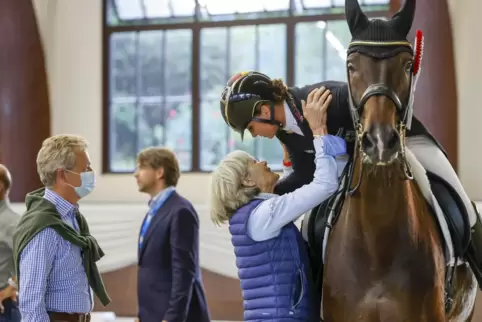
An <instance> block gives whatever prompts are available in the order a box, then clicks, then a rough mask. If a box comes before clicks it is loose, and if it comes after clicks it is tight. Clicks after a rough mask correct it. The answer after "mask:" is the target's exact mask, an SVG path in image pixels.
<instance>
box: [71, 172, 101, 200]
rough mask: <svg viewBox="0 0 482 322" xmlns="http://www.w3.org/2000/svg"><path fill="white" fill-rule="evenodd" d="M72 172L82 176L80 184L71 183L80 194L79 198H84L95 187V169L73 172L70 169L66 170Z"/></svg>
mask: <svg viewBox="0 0 482 322" xmlns="http://www.w3.org/2000/svg"><path fill="white" fill-rule="evenodd" d="M66 171H69V172H71V173H75V174H77V175H79V176H80V186H79V187H74V186H72V185H70V184H69V186H71V187H72V188H74V190H75V193H76V194H77V195H78V196H79V198H84V197H85V196H87V195H88V194H89V193H91V192H92V191H93V190H94V188H95V173H94V171H87V172H81V173H77V172H73V171H70V170H66Z"/></svg>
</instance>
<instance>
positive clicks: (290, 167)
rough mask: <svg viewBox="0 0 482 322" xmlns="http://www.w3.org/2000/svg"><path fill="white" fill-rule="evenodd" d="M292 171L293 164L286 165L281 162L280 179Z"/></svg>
mask: <svg viewBox="0 0 482 322" xmlns="http://www.w3.org/2000/svg"><path fill="white" fill-rule="evenodd" d="M292 173H293V166H291V165H290V166H286V165H284V164H283V176H282V179H283V178H286V177H287V176H289V175H290V174H292Z"/></svg>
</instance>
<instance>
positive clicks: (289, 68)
mask: <svg viewBox="0 0 482 322" xmlns="http://www.w3.org/2000/svg"><path fill="white" fill-rule="evenodd" d="M130 1H134V0H130ZM136 1H137V0H136ZM139 1H141V0H139ZM193 1H194V0H193ZM305 1H306V0H305ZM305 1H303V0H290V1H289V4H290V6H289V10H288V15H287V16H282V15H280V16H273V17H265V18H257V19H250V18H248V19H241V20H219V21H203V20H202V19H200V14H201V10H200V9H201V8H200V5H199V2H198V1H195V2H196V3H195V10H194V12H195V14H194V21H192V22H190V21H187V22H178V21H174V22H173V23H155V24H148V23H145V22H144V24H142V25H122V24H121V25H117V26H113V25H109V23H108V16H118V9H117V7H116V3H115V2H116V1H115V0H104V1H103V3H104V6H103V7H104V8H103V21H104V32H103V61H104V64H103V68H104V70H103V72H104V81H103V95H104V98H103V118H104V123H103V124H104V126H103V134H104V135H103V145H104V149H103V172H104V173H112V171H111V165H110V164H111V160H110V158H111V156H112V155H113V148H112V146H111V138H110V137H109V136H110V127H111V126H112V124H111V111H110V105H111V104H110V103H112V102H118V101H119V100H120V101H122V98H117V97H116V98H114V97H110V96H111V94H110V92H111V91H110V88H109V87H110V86H112V82H113V79H112V77H110V68H111V66H110V62H109V61H110V50H111V48H110V42H109V40H110V37H111V35H113V34H116V33H123V32H136V52H138V51H139V38H140V37H139V34H140V32H142V31H148V30H164V31H167V30H175V29H190V30H191V31H192V42H191V45H192V49H191V54H192V57H191V64H192V66H191V68H192V74H191V95H190V100H191V106H192V124H191V126H192V151H191V153H192V157H191V167H190V168H191V169H190V171H195V172H198V171H201V166H200V165H201V160H200V155H201V153H200V152H201V151H200V137H201V135H200V134H201V130H202V129H201V128H200V118H201V116H200V101H201V95H200V84H199V82H200V76H201V75H200V59H201V58H200V33H201V30H202V29H203V28H210V27H227V28H228V32H227V33H226V39H225V41H226V44H227V50H226V57H225V58H226V59H225V62H226V66H225V67H226V68H225V80H226V81H227V80H228V79H229V77H231V76H232V75H231V72H230V66H231V61H230V59H231V55H230V50H231V48H230V47H231V46H229V43H230V37H231V27H234V26H249V25H255V26H257V27H256V29H255V30H256V37H255V43H256V51H255V65H256V66H255V67H256V68H255V69H259V51H260V46H259V43H260V41H261V39H260V37H259V26H260V25H268V24H284V25H285V26H286V42H285V45H286V49H285V50H286V75H285V83H286V84H287V85H288V86H293V84H294V77H295V72H294V65H295V53H294V48H295V27H296V25H297V24H298V23H302V22H315V21H324V22H329V21H334V20H344V15H343V14H342V13H332V12H328V13H326V14H316V15H297V11H300V9H299V8H300V6H301V8H302V9H301V10H308V9H306V6H305V5H304V2H305ZM326 1H327V0H324V2H326ZM329 1H331V2H330V7H335V6H336V3H339V2H340V0H329ZM382 1H384V0H364V1H361V5H362V6H363V5H371V4H372V3H375V6H377V5H378V7H376V9H380V8H381V9H383V10H376V11H365V12H366V14H367V16H369V17H380V16H386V15H387V14H388V4H387V3H385V4H383V2H382ZM385 1H387V0H385ZM322 2H323V1H322ZM171 7H172V6H171ZM141 9H142V12H143V13H144V14H145V13H146V7H145V3H144V1H142V5H141ZM144 20H145V19H144ZM322 32H323V40H322V41H323V47H322V48H323V53H322V55H320V56H321V57H322V62H321V63H322V66H323V67H322V71H323V72H322V74H321V75H320V76H321V78H320V80H321V79H326V77H327V68H326V67H327V60H326V59H324V58H323V57H326V54H327V52H326V51H327V44H326V43H327V39H326V33H327V28H324V29H323V31H322ZM165 38H166V36H165V34H163V36H162V39H163V43H164V44H163V45H162V47H161V48H162V50H163V51H165V50H166V49H165V48H166V46H165ZM162 57H165V52H163V53H162ZM165 62H166V60H165V59H164V64H163V66H162V67H161V68H162V71H163V75H164V76H163V77H164V78H165V77H166V76H165V73H164V71H165V68H166V67H165V66H164V65H165ZM139 65H140V60H138V61H137V62H136V81H137V87H136V94H137V95H136V97H135V99H134V100H135V106H136V107H135V108H136V113H135V114H134V115H135V118H136V119H135V120H134V122H135V124H136V125H137V128H138V127H139V119H138V116H139V111H140V106H141V104H142V103H144V102H145V101H146V100H147V101H149V100H156V98H154V97H152V96H149V97H143V96H142V95H141V91H142V79H141V78H142V77H141V76H140V73H139V69H140V66H139ZM166 81H167V80H166V79H163V81H162V86H163V90H162V93H165V83H166ZM186 98H187V97H186ZM123 99H124V100H127V101H128V100H129V99H130V100H132V98H123ZM159 99H160V100H161V105H162V106H165V104H166V102H167V101H168V100H170V99H172V98H170V97H168V96H167V95H161V96H160V97H159ZM216 100H217V97H216ZM162 113H163V114H165V108H162ZM226 131H227V133H229V136H228V137H230V135H233V133H231V132H232V131H230V129H229V128H228V127H227V126H226ZM162 139H163V142H162V143H165V139H166V135H163V136H162ZM254 142H255V143H254V146H255V147H254V149H255V151H256V153H259V152H260V144H259V141H258V140H255V141H254ZM226 144H227V145H229V142H228V140H227V142H226ZM139 145H140V144H139V142H137V145H136V146H135V147H133V149H132V153H133V154H134V155H135V154H136V153H137V151H138V148H139ZM227 150H228V151H229V147H227ZM125 172H127V171H123V172H118V171H117V172H116V173H125Z"/></svg>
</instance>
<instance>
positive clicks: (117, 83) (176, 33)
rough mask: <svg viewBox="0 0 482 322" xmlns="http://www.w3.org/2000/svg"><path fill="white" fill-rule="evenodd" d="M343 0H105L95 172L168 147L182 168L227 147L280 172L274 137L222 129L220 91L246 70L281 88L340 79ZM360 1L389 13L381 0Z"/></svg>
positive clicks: (211, 161)
mask: <svg viewBox="0 0 482 322" xmlns="http://www.w3.org/2000/svg"><path fill="white" fill-rule="evenodd" d="M344 1H345V0H294V1H290V0H244V1H224V0H197V1H196V0H176V1H174V0H104V5H105V6H104V9H105V14H104V28H105V32H104V35H105V36H104V49H105V55H104V57H105V61H104V66H105V69H104V73H105V75H106V77H105V85H104V95H105V98H104V102H105V113H104V115H105V122H104V124H105V126H106V130H105V131H104V133H105V135H106V137H105V140H104V142H105V145H106V146H105V147H104V151H105V153H104V169H103V170H104V172H117V173H123V172H132V171H133V170H134V168H135V166H136V161H135V158H136V155H137V153H138V152H139V151H140V150H141V149H143V148H145V147H148V146H166V147H169V148H171V149H172V150H173V151H174V152H175V153H176V155H177V157H178V159H179V161H180V165H181V169H182V170H183V171H210V170H212V169H213V168H214V167H215V166H216V165H217V164H218V163H219V161H220V160H221V159H222V158H223V157H224V156H225V155H226V154H227V153H228V152H230V151H232V150H234V149H243V150H246V151H248V152H249V153H251V154H253V155H254V156H256V157H257V158H259V159H264V160H267V161H268V162H269V163H270V167H271V168H273V169H279V168H280V167H281V158H282V149H281V146H280V144H279V142H278V141H277V140H268V139H260V138H256V139H253V138H251V136H250V135H249V134H248V133H247V134H246V135H245V138H244V141H241V140H240V136H239V135H238V134H237V133H235V132H233V131H231V129H230V128H229V127H228V126H226V124H225V123H224V121H223V119H222V116H221V115H220V109H219V97H220V94H221V91H222V89H223V88H224V85H225V84H226V81H227V80H228V79H229V78H230V77H231V76H232V75H233V74H235V73H236V72H239V71H245V70H258V71H260V72H263V73H265V74H267V75H269V76H270V77H272V78H282V79H283V80H284V81H285V83H286V84H287V85H288V86H293V85H296V86H302V85H305V84H310V83H316V82H320V81H322V80H345V79H346V70H345V56H346V46H347V44H348V42H349V40H350V38H351V37H350V33H349V31H348V27H347V25H346V22H345V20H344V15H343V6H344ZM360 3H361V4H362V6H363V8H364V10H365V12H367V14H368V15H369V16H372V17H373V16H383V15H384V14H385V13H386V12H387V11H388V0H360ZM290 4H291V6H290Z"/></svg>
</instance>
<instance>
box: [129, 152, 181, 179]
mask: <svg viewBox="0 0 482 322" xmlns="http://www.w3.org/2000/svg"><path fill="white" fill-rule="evenodd" d="M137 163H139V165H141V166H144V167H146V166H147V167H150V168H152V169H154V170H158V169H160V168H163V169H164V181H165V183H166V185H167V186H173V187H175V186H176V185H177V182H178V181H179V177H180V175H181V173H180V171H179V162H178V160H177V158H176V155H175V154H174V153H173V152H172V151H171V150H169V149H166V148H147V149H144V150H142V151H141V152H140V153H139V154H138V155H137Z"/></svg>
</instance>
